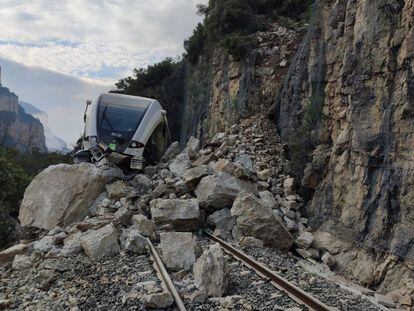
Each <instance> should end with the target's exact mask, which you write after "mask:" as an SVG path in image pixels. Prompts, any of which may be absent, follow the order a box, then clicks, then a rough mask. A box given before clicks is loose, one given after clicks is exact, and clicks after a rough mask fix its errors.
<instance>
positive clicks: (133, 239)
mask: <svg viewBox="0 0 414 311" xmlns="http://www.w3.org/2000/svg"><path fill="white" fill-rule="evenodd" d="M120 240H121V245H122V248H123V249H125V250H126V251H129V252H131V253H135V254H139V255H140V254H145V253H146V252H147V240H146V239H145V238H144V237H143V236H142V235H140V234H139V231H138V230H136V229H134V228H128V229H125V230H123V231H122V234H121V238H120Z"/></svg>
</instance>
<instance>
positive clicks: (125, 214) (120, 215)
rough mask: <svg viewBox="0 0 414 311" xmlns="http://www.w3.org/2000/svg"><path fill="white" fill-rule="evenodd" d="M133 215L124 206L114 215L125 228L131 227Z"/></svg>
mask: <svg viewBox="0 0 414 311" xmlns="http://www.w3.org/2000/svg"><path fill="white" fill-rule="evenodd" d="M132 215H133V213H132V211H131V210H129V209H127V208H126V207H124V206H123V207H121V208H120V209H119V210H117V211H116V212H115V214H114V216H115V218H116V219H117V220H118V221H119V223H120V224H121V225H123V226H129V225H130V224H131V218H132Z"/></svg>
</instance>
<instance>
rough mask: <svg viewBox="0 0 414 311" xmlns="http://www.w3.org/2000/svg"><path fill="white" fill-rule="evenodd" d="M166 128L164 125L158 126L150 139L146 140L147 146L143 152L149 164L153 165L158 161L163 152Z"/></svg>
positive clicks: (162, 123)
mask: <svg viewBox="0 0 414 311" xmlns="http://www.w3.org/2000/svg"><path fill="white" fill-rule="evenodd" d="M166 139H167V135H166V127H165V123H164V122H161V123H160V124H158V126H157V127H156V129H155V130H154V132H153V133H152V135H151V137H150V139H148V142H147V145H146V147H145V151H144V158H145V159H146V160H147V161H148V162H149V163H150V164H155V163H157V162H159V161H160V159H161V157H162V156H163V155H164V152H165V145H166Z"/></svg>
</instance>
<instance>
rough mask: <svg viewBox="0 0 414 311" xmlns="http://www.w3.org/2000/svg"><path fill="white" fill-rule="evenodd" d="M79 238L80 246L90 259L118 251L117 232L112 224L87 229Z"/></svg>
mask: <svg viewBox="0 0 414 311" xmlns="http://www.w3.org/2000/svg"><path fill="white" fill-rule="evenodd" d="M80 240H81V245H82V248H83V249H84V251H85V253H86V254H87V255H88V256H89V258H91V259H92V260H97V259H100V258H102V257H104V256H106V255H111V254H117V253H119V245H118V232H117V231H116V228H115V226H114V225H113V224H108V225H106V226H105V227H103V228H101V229H98V230H89V231H87V232H86V233H84V234H83V235H82V236H81V238H80Z"/></svg>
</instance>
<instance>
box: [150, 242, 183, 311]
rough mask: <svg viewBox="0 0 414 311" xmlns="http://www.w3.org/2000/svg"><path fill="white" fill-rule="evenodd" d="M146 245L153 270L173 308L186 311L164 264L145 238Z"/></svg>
mask: <svg viewBox="0 0 414 311" xmlns="http://www.w3.org/2000/svg"><path fill="white" fill-rule="evenodd" d="M147 245H148V250H149V253H150V255H151V257H152V259H153V261H154V268H155V270H156V271H157V274H158V277H159V279H160V280H161V284H162V285H163V287H164V288H165V289H166V290H167V291H168V292H169V293H170V294H171V296H172V297H173V298H174V302H175V306H176V308H177V310H178V311H186V310H187V309H186V308H185V306H184V303H183V301H182V300H181V297H180V295H179V294H178V291H177V289H176V288H175V286H174V283H173V282H172V281H171V278H170V276H169V274H168V272H167V269H165V267H164V264H163V263H162V260H161V258H160V256H159V255H158V253H157V250H156V249H155V247H154V245H153V244H152V242H151V240H150V239H148V238H147Z"/></svg>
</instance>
